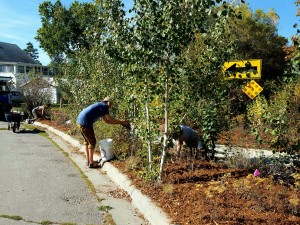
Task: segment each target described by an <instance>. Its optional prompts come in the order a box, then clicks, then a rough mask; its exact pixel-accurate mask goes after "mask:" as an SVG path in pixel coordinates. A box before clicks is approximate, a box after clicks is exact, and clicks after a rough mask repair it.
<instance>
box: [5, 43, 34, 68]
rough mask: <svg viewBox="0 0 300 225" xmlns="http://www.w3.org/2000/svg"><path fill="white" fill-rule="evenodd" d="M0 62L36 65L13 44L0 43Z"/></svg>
mask: <svg viewBox="0 0 300 225" xmlns="http://www.w3.org/2000/svg"><path fill="white" fill-rule="evenodd" d="M0 62H14V63H29V64H38V63H37V62H36V61H35V60H34V59H33V58H31V57H30V56H29V55H28V54H27V53H26V52H24V51H23V50H22V49H20V48H19V47H18V46H17V45H15V44H9V43H5V42H0Z"/></svg>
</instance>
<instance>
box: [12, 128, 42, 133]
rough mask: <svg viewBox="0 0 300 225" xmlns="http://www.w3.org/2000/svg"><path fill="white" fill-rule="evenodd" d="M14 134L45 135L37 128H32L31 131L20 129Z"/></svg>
mask: <svg viewBox="0 0 300 225" xmlns="http://www.w3.org/2000/svg"><path fill="white" fill-rule="evenodd" d="M16 133H19V134H41V133H46V132H45V131H43V130H39V129H37V128H34V129H33V130H30V129H26V128H25V129H20V130H19V131H17V132H16Z"/></svg>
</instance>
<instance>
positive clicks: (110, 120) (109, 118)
mask: <svg viewBox="0 0 300 225" xmlns="http://www.w3.org/2000/svg"><path fill="white" fill-rule="evenodd" d="M101 119H103V121H104V122H105V123H108V124H121V125H123V126H130V124H129V122H127V121H126V120H117V119H115V118H113V117H112V116H111V115H109V114H107V115H105V116H102V117H101Z"/></svg>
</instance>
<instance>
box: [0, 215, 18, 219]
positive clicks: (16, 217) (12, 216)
mask: <svg viewBox="0 0 300 225" xmlns="http://www.w3.org/2000/svg"><path fill="white" fill-rule="evenodd" d="M0 217H2V218H6V219H11V220H23V218H22V217H21V216H15V215H0Z"/></svg>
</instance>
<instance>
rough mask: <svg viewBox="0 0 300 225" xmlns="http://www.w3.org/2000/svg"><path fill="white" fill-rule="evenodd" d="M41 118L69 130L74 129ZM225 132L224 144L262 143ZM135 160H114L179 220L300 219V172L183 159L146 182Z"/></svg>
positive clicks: (194, 223)
mask: <svg viewBox="0 0 300 225" xmlns="http://www.w3.org/2000/svg"><path fill="white" fill-rule="evenodd" d="M40 122H42V123H47V124H48V125H50V126H53V127H55V128H56V129H58V130H61V131H63V132H68V131H69V130H70V129H72V127H71V126H65V125H63V126H60V125H58V124H55V123H53V122H52V121H40ZM221 135H223V136H221V137H219V139H220V140H221V142H222V140H223V143H222V144H225V141H224V140H226V141H228V137H231V140H230V143H231V144H232V145H234V144H236V145H240V146H241V140H244V142H243V143H244V144H245V146H242V147H249V148H255V147H257V146H256V143H255V139H253V137H250V136H248V137H247V134H246V133H245V132H243V131H242V130H236V131H235V132H232V131H231V132H230V133H223V134H221ZM235 136H236V137H238V138H236V137H235ZM234 137H235V138H234ZM234 140H236V142H235V143H234ZM265 147H268V146H265ZM129 162H130V160H128V159H127V160H126V161H123V160H114V161H112V163H113V164H114V165H115V166H116V167H117V168H119V170H120V171H122V172H123V173H124V174H127V175H128V176H129V178H130V179H131V180H132V182H133V184H134V185H135V186H136V187H137V188H139V189H140V190H141V191H142V192H143V193H144V194H146V195H147V196H149V197H150V198H151V199H152V200H153V201H154V202H156V203H157V205H158V206H159V207H161V208H162V209H163V210H164V211H165V212H166V213H167V214H168V215H169V216H170V218H172V221H173V222H174V223H175V224H178V225H179V224H181V225H184V224H191V225H198V224H300V210H299V205H300V202H299V199H300V183H299V182H300V177H296V176H295V177H292V176H290V175H288V176H287V177H286V178H288V179H286V180H284V179H281V178H282V177H279V178H278V177H277V178H276V177H275V176H265V174H263V173H262V174H261V175H260V176H254V175H253V172H254V168H240V167H238V166H237V167H234V163H233V164H226V163H224V162H223V163H217V162H207V161H205V160H195V159H184V160H183V159H181V160H178V159H177V160H173V161H171V160H167V162H166V165H165V169H164V172H165V173H164V177H163V181H162V182H154V183H153V182H145V181H144V179H142V178H141V177H142V176H143V175H141V174H142V172H141V171H138V170H136V169H129V168H130V167H129V166H128V163H129ZM298 169H299V168H298ZM294 172H298V173H299V170H298V171H294ZM290 174H292V173H290ZM297 182H298V183H297Z"/></svg>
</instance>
